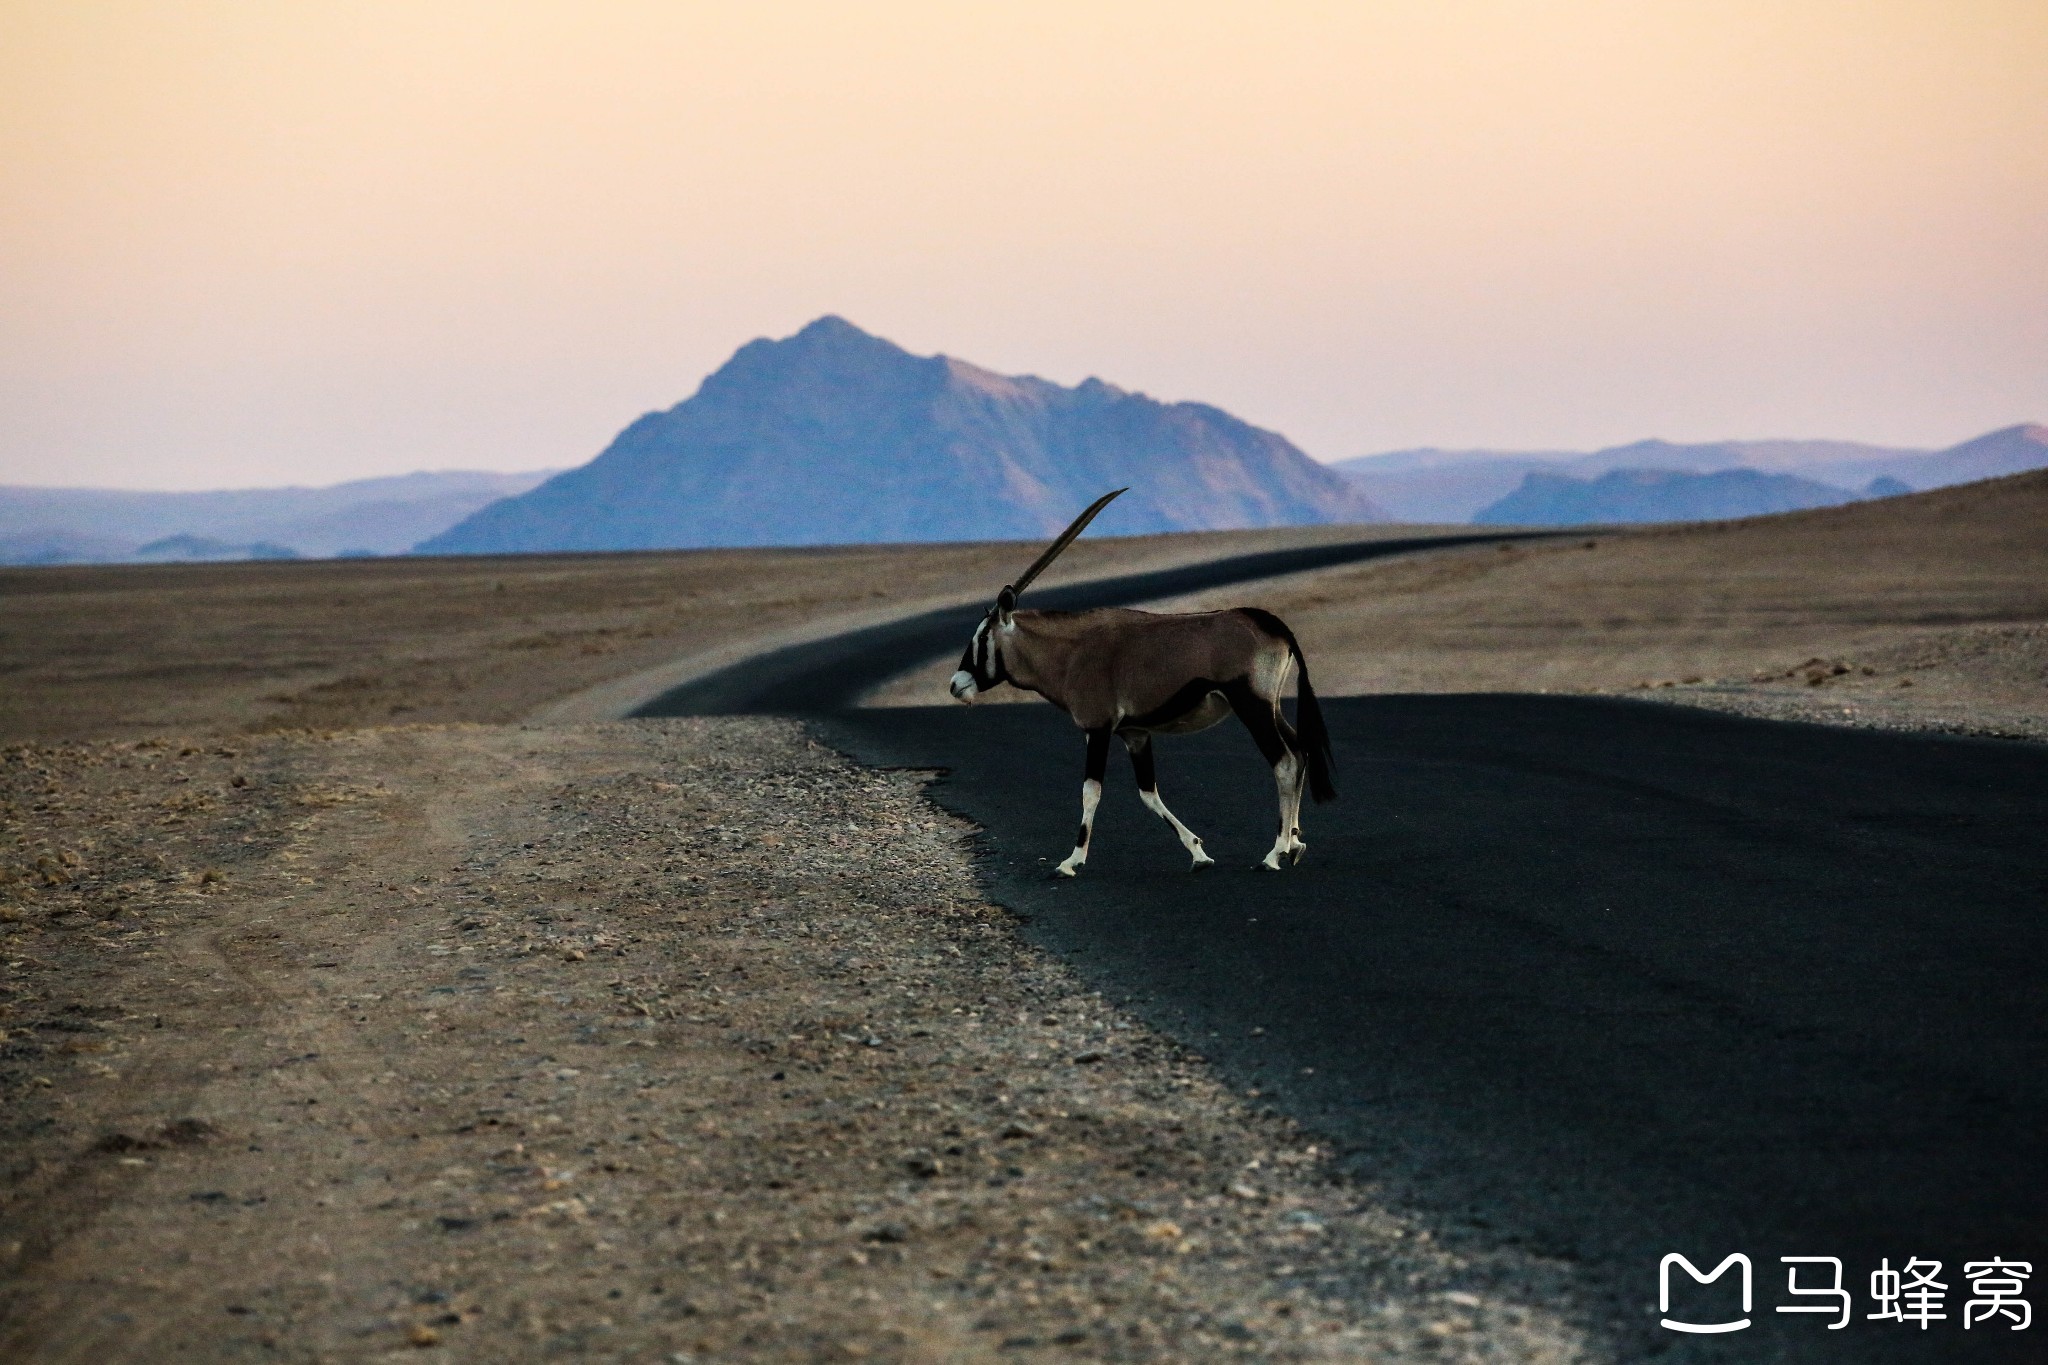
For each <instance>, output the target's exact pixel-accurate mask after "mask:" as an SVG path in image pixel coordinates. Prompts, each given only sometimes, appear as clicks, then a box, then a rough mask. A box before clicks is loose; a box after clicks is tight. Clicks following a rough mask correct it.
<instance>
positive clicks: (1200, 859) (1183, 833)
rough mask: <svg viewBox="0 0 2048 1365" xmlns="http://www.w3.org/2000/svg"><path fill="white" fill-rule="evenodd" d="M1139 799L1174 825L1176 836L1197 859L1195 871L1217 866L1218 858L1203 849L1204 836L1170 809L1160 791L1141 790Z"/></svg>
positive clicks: (1191, 855) (1190, 854) (1161, 817)
mask: <svg viewBox="0 0 2048 1365" xmlns="http://www.w3.org/2000/svg"><path fill="white" fill-rule="evenodd" d="M1138 799H1139V800H1141V801H1143V802H1144V803H1145V809H1146V810H1149V811H1151V812H1152V813H1153V814H1154V815H1156V816H1158V817H1159V818H1160V819H1162V820H1164V821H1165V822H1166V823H1167V824H1169V825H1172V826H1173V832H1174V834H1175V836H1177V837H1178V838H1179V839H1180V846H1181V847H1182V848H1184V849H1186V850H1187V851H1188V856H1189V857H1191V858H1193V859H1194V860H1195V871H1197V872H1200V871H1201V870H1202V869H1203V868H1205V867H1214V866H1216V860H1215V859H1214V858H1211V857H1210V856H1209V855H1208V854H1207V853H1204V852H1203V851H1202V836H1201V835H1199V834H1197V833H1195V832H1194V831H1193V830H1191V829H1189V828H1188V827H1187V826H1186V825H1183V824H1182V823H1181V822H1180V819H1179V817H1178V816H1176V815H1175V814H1174V813H1173V812H1172V811H1170V810H1168V809H1167V808H1166V803H1165V802H1164V801H1161V800H1160V799H1159V793H1158V792H1156V791H1149V792H1148V791H1141V792H1139V793H1138Z"/></svg>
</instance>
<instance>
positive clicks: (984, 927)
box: [0, 476, 2048, 1361]
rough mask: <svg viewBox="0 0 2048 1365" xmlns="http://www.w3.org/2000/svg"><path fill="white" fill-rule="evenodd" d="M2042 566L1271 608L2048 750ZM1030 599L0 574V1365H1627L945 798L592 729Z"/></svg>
mask: <svg viewBox="0 0 2048 1365" xmlns="http://www.w3.org/2000/svg"><path fill="white" fill-rule="evenodd" d="M2044 528H2048V476H2022V477H2021V478H2020V479H2018V480H2005V481H2001V482H2000V483H1998V484H1991V485H1982V486H1978V487H1976V488H1973V489H1958V490H1950V491H1949V492H1946V493H1941V494H1932V495H1925V496H1924V497H1921V498H1915V499H1905V500H1900V501H1898V502H1894V503H1880V504H1868V505H1863V506H1860V507H1852V508H1847V509H1840V510H1837V511H1834V512H1829V513H1819V514H1810V515H1805V516H1801V517H1788V518H1775V519H1770V520H1767V521H1758V522H1749V523H1735V524H1731V525H1727V526H1715V527H1696V528H1668V529H1659V530H1654V531H1647V532H1635V533H1630V534H1626V535H1609V534H1599V535H1590V536H1575V537H1572V538H1569V539H1559V540H1556V541H1550V542H1545V543H1542V544H1528V545H1523V546H1518V547H1515V548H1511V549H1509V550H1506V551H1501V550H1496V549H1493V548H1489V547H1482V548H1480V549H1477V550H1464V551H1455V552H1439V553H1432V554H1429V555H1427V556H1422V557H1418V558H1416V559H1413V560H1409V561H1397V562H1389V563H1384V564H1379V565H1373V566H1368V567H1364V568H1357V569H1348V570H1333V571H1326V572H1323V573H1319V574H1313V575H1302V576H1299V577H1297V578H1296V579H1293V580H1290V581H1283V582H1275V583H1272V584H1269V585H1267V586H1266V587H1265V588H1263V589H1261V590H1260V591H1259V592H1258V593H1257V595H1256V600H1258V601H1260V602H1261V603H1262V604H1265V605H1269V606H1271V607H1273V608H1275V609H1277V610H1279V611H1281V612H1282V613H1283V614H1284V615H1286V616H1287V617H1288V618H1289V619H1290V620H1291V621H1292V622H1293V623H1294V625H1295V628H1296V630H1297V632H1298V633H1299V634H1300V635H1301V636H1302V638H1303V640H1304V643H1305V645H1306V646H1307V648H1308V650H1309V654H1310V658H1311V660H1312V662H1313V664H1314V667H1315V670H1316V677H1317V681H1318V684H1319V686H1320V687H1321V688H1322V690H1324V691H1326V692H1331V693H1336V692H1343V691H1362V690H1433V689H1444V690H1459V691H1469V690H1485V689H1498V688H1527V689H1550V690H1590V691H1616V690H1622V691H1626V690H1639V689H1641V688H1642V687H1643V686H1644V685H1646V684H1647V685H1648V686H1649V689H1650V691H1651V693H1652V694H1653V695H1656V696H1660V697H1668V698H1671V699H1674V700H1676V699H1685V700H1689V701H1695V702H1700V703H1703V704H1716V705H1741V706H1755V707H1763V708H1778V709H1779V710H1780V711H1785V710H1794V711H1796V710H1798V709H1800V708H1806V709H1808V710H1820V711H1823V712H1825V713H1827V714H1826V718H1828V719H1833V720H1845V719H1846V720H1853V721H1856V722H1857V723H1872V721H1871V717H1872V716H1877V717H1878V720H1879V722H1880V723H1891V724H1907V725H1917V726H1933V727H1937V728H1941V727H1947V728H1961V729H1976V730H1986V729H1989V730H1993V731H2000V730H2001V729H2003V730H2004V731H2007V732H2014V733H2037V734H2038V733H2040V731H2039V729H2038V728H2036V729H2031V730H2030V729H2028V727H2029V726H2035V727H2038V726H2039V724H2040V721H2041V718H2042V716H2043V714H2044V712H2048V706H2044V705H2043V693H2044V681H2043V668H2042V662H2043V658H2042V639H2043V630H2044V622H2048V590H2044V584H2048V535H2044ZM1378 531H1379V533H1381V534H1404V533H1406V532H1405V530H1392V531H1390V530H1388V529H1387V528H1378ZM1357 533H1358V532H1357V531H1356V530H1350V529H1344V528H1311V529H1306V530H1301V531H1293V532H1280V533H1244V534H1240V535H1227V536H1211V537H1184V538H1161V539H1157V540H1152V541H1127V542H1115V541H1098V542H1085V541H1084V542H1083V543H1082V544H1081V545H1080V546H1078V547H1077V548H1076V550H1075V551H1074V552H1073V555H1072V557H1071V558H1070V560H1068V561H1066V562H1064V563H1063V564H1062V567H1061V572H1062V573H1063V574H1065V575H1068V576H1072V577H1081V576H1093V575H1095V574H1101V573H1108V572H1114V571H1121V570H1126V569H1132V568H1140V567H1148V566H1154V565H1160V564H1164V563H1169V562H1177V561H1179V562H1184V561H1185V560H1187V559H1193V558H1201V557H1208V556H1213V555H1216V554H1219V553H1232V552H1241V551H1244V550H1249V549H1256V548H1265V547H1268V546H1271V545H1274V544H1298V543H1303V542H1304V541H1306V540H1313V539H1325V540H1328V539H1342V538H1348V537H1350V536H1353V535H1355V534H1357ZM1587 541H1591V542H1592V548H1591V549H1588V548H1586V547H1585V545H1586V542H1587ZM1029 557H1030V549H1029V547H1019V546H1015V545H997V546H972V547H899V548H891V549H847V550H822V551H801V552H781V551H761V552H745V553H704V554H697V555H646V556H614V557H599V556H590V557H570V558H547V559H533V560H447V561H396V562H383V563H378V562H358V563H335V564H309V565H237V566H220V567H214V568H142V569H111V570H16V571H7V572H6V573H5V574H0V670H4V671H0V686H4V691H0V738H4V740H5V742H6V743H7V744H8V745H9V747H8V748H7V749H5V751H4V753H0V1151H4V1153H5V1164H4V1166H0V1356H4V1357H5V1358H7V1359H10V1360H12V1359H22V1360H39V1361H41V1360H51V1361H56V1360H86V1359H92V1360H96V1361H98V1360H152V1361H155V1360H195V1361H196V1360H226V1359H239V1358H243V1357H249V1358H253V1359H286V1360H355V1359H372V1358H381V1357H383V1356H386V1355H394V1356H403V1357H409V1358H418V1355H419V1353H422V1352H431V1353H438V1354H439V1355H445V1356H448V1357H451V1358H463V1359H475V1360H505V1359H550V1358H563V1359H578V1360H606V1359H618V1360H649V1359H654V1360H669V1361H694V1360H714V1359H715V1360H764V1361H765V1360H814V1359H815V1360H829V1359H848V1360H858V1359H870V1360H906V1361H911V1360H915V1361H951V1360H978V1359H990V1360H995V1359H1002V1360H1014V1359H1027V1358H1040V1359H1103V1360H1158V1361H1167V1360H1198V1359H1231V1358H1247V1359H1263V1360H1350V1359H1383V1358H1391V1357H1406V1356H1410V1355H1418V1354H1422V1353H1427V1354H1428V1355H1429V1356H1430V1357H1431V1358H1435V1359H1446V1360H1515V1361H1550V1360H1557V1361H1563V1360H1599V1359H1610V1358H1613V1353H1612V1351H1611V1350H1609V1349H1608V1348H1607V1347H1605V1346H1604V1345H1603V1342H1604V1341H1605V1340H1606V1339H1607V1331H1606V1328H1607V1327H1608V1326H1609V1325H1610V1324H1608V1323H1606V1322H1604V1321H1603V1319H1602V1318H1601V1313H1602V1312H1603V1311H1611V1310H1603V1309H1599V1308H1596V1307H1594V1306H1592V1305H1590V1304H1589V1302H1588V1301H1587V1300H1586V1299H1585V1298H1584V1296H1582V1295H1581V1294H1580V1293H1579V1292H1578V1290H1577V1288H1576V1287H1575V1285H1574V1282H1573V1275H1572V1268H1571V1266H1570V1265H1569V1264H1565V1263H1558V1262H1551V1261H1546V1260H1544V1259H1543V1258H1541V1257H1540V1256H1537V1255H1535V1254H1534V1253H1531V1252H1528V1251H1526V1250H1517V1249H1514V1248H1504V1247H1500V1246H1495V1245H1490V1244H1488V1243H1486V1242H1484V1241H1483V1240H1479V1239H1474V1238H1472V1237H1470V1236H1461V1235H1460V1233H1459V1232H1458V1231H1457V1229H1456V1228H1454V1227H1450V1226H1445V1225H1440V1224H1437V1223H1435V1222H1433V1221H1432V1220H1431V1218H1430V1217H1429V1216H1428V1215H1427V1214H1426V1213H1425V1212H1423V1211H1418V1210H1414V1209H1407V1208H1402V1207H1398V1206H1395V1205H1394V1204H1392V1203H1390V1202H1389V1200H1388V1199H1387V1198H1386V1197H1385V1196H1384V1194H1383V1193H1382V1192H1381V1191H1379V1190H1377V1189H1375V1188H1373V1187H1371V1186H1365V1185H1358V1184H1354V1183H1350V1182H1347V1181H1345V1180H1343V1179H1341V1178H1339V1177H1338V1176H1336V1175H1335V1174H1334V1171H1333V1163H1332V1161H1331V1159H1330V1158H1331V1153H1329V1152H1328V1151H1326V1150H1324V1149H1323V1148H1321V1147H1319V1146H1318V1145H1317V1143H1316V1141H1315V1139H1314V1137H1313V1136H1312V1135H1308V1134H1303V1133H1300V1132H1298V1131H1295V1130H1293V1129H1292V1128H1291V1127H1290V1126H1289V1125H1288V1124H1287V1123H1286V1122H1285V1121H1284V1120H1283V1119H1281V1118H1279V1117H1278V1116H1276V1115H1274V1114H1273V1113H1271V1112H1268V1111H1266V1110H1263V1109H1261V1108H1260V1107H1259V1105H1258V1103H1257V1101H1256V1099H1254V1098H1252V1097H1248V1096H1244V1095H1236V1094H1232V1093H1230V1092H1228V1091H1227V1090H1225V1089H1224V1088H1223V1087H1221V1086H1220V1085H1219V1084H1218V1083H1217V1082H1216V1081H1215V1079H1214V1078H1213V1077H1212V1075H1211V1074H1210V1073H1209V1072H1208V1071H1207V1069H1206V1068H1205V1065H1204V1063H1203V1060H1202V1058H1201V1057H1200V1056H1199V1055H1198V1054H1197V1053H1195V1052H1193V1051H1191V1050H1189V1049H1188V1048H1187V1047H1186V1046H1184V1045H1181V1044H1176V1043H1175V1042H1173V1041H1172V1040H1169V1039H1165V1038H1162V1037H1159V1036H1157V1035H1154V1034H1151V1033H1149V1032H1147V1031H1146V1030H1145V1029H1144V1028H1143V1027H1142V1026H1140V1025H1138V1024H1136V1023H1135V1022H1134V1021H1133V1020H1131V1019H1130V1018H1129V1017H1128V1016H1127V1015H1125V1014H1123V1013H1122V1012H1121V1011H1119V1010H1118V1008H1117V1006H1116V1003H1115V1001H1113V1000H1110V999H1105V998H1104V997H1102V996H1100V995H1097V994H1094V993H1092V992H1090V991H1089V990H1087V989H1086V988H1084V987H1083V986H1082V985H1081V984H1080V983H1079V982H1077V981H1076V980H1075V979H1074V978H1073V977H1072V976H1071V975H1070V974H1068V973H1067V972H1066V971H1065V970H1064V969H1063V968H1061V967H1060V966H1059V965H1058V964H1057V963H1053V962H1050V961H1048V960H1046V959H1045V958H1044V957H1043V956H1041V955H1039V954H1037V953H1035V952H1034V951H1033V950H1031V949H1029V948H1028V947H1027V946H1026V945H1024V944H1023V943H1022V942H1021V941H1020V940H1019V939H1018V938H1017V937H1016V935H1015V934H1014V933H1013V932H1012V931H1011V928H1010V926H1009V923H1008V920H1007V918H1006V916H1005V914H1004V912H1003V911H1001V910H1000V909H999V908H998V907H995V906H993V905H991V904H989V903H988V902H987V901H986V900H985V899H984V898H983V897H982V896H981V894H980V892H979V889H978V886H977V883H976V880H975V876H974V872H973V865H972V861H971V856H970V845H969V842H968V839H969V836H970V834H971V831H968V830H965V829H963V828H961V827H960V826H959V825H958V823H957V822H956V821H954V820H953V819H951V818H950V817H948V816H946V815H944V814H943V813H941V812H940V811H938V810H937V809H936V808H935V807H933V806H931V805H930V804H928V803H927V802H926V801H925V800H924V799H923V798H922V796H921V795H920V787H921V779H920V777H919V775H917V774H914V773H874V772H869V771H866V770H862V769H859V768H857V767H854V766H853V765H851V764H848V763H847V762H845V761H844V760H843V759H842V758H841V757H839V756H838V755H836V754H833V753H831V752H829V751H826V750H823V749H821V748H819V747H818V746H817V745H816V744H815V743H814V742H813V741H811V740H810V739H809V737H808V736H807V735H806V734H805V733H804V732H803V730H802V729H801V728H800V727H798V726H796V725H794V724H791V723H788V722H781V721H769V720H760V719H729V720H728V719H719V720H704V721H686V722H660V723H645V722H643V723H632V724H617V723H612V722H607V721H605V720H602V719H598V718H595V717H597V716H600V715H601V714H602V713H603V711H604V709H605V708H606V707H616V706H619V705H620V704H622V702H623V701H625V700H629V699H631V698H633V697H635V696H638V695H640V694H642V693H644V692H645V691H646V690H647V689H648V688H650V687H658V686H659V685H660V684H661V682H662V681H663V680H665V679H669V678H675V677H678V676H681V675H683V674H686V673H687V672H688V670H689V669H690V668H692V667H701V666H703V665H704V663H705V661H707V660H709V661H715V660H717V659H719V658H723V657H730V656H731V655H732V654H734V653H735V652H743V651H744V650H746V649H748V648H751V647H756V646H758V645H760V644H762V643H764V642H774V641H779V640H783V639H787V638H790V637H791V635H792V634H793V633H799V632H803V631H807V630H810V631H822V630H824V629H827V628H829V627H831V626H832V625H834V624H844V623H850V622H858V621H862V620H868V619H875V618H876V617H878V616H879V615H884V614H895V613H898V612H906V611H910V610H915V609H918V608H920V607H922V606H925V605H930V604H935V603H937V602H941V601H965V600H977V599H979V598H981V597H983V596H985V595H986V594H987V593H988V591H989V590H990V588H991V587H992V586H993V585H995V584H999V583H1000V582H1001V581H1002V580H1003V579H1004V578H1006V577H1008V576H1009V575H1011V574H1013V573H1015V572H1016V571H1017V569H1018V568H1019V567H1021V564H1022V563H1023V562H1025V561H1027V560H1028V558H1029ZM1230 596H1232V597H1236V598H1239V599H1240V600H1241V599H1242V598H1243V597H1244V596H1245V594H1242V593H1233V594H1230ZM1197 605H1199V604H1197ZM938 666H939V667H942V668H945V669H948V670H949V669H950V662H949V661H948V662H945V663H942V664H940V665H938ZM1866 668H1868V669H1869V670H1870V671H1869V672H1865V671H1864V670H1865V669H1866ZM930 672H931V670H926V673H927V676H926V677H924V678H923V679H922V680H919V679H915V678H913V679H911V680H909V681H907V682H906V683H904V684H903V685H902V686H903V688H904V689H905V690H903V691H902V692H901V695H902V696H903V697H905V698H908V699H914V700H919V701H924V700H928V699H930V698H931V697H932V696H933V695H934V694H933V692H932V690H931V688H932V678H931V677H930V676H929V674H930ZM941 676H942V675H941ZM1691 678H1697V679H1698V681H1687V680H1688V679H1691ZM1816 678H1817V679H1818V680H1817V681H1815V680H1814V679H1816ZM1901 683H1910V684H1911V685H1910V686H1901V685H1900V684H1901ZM1665 684H1668V686H1667V685H1665ZM920 688H921V689H922V690H919V689H920ZM1908 698H1910V699H1908ZM1845 711H1847V712H1852V713H1854V714H1851V715H1844V714H1843V713H1844V712H1845Z"/></svg>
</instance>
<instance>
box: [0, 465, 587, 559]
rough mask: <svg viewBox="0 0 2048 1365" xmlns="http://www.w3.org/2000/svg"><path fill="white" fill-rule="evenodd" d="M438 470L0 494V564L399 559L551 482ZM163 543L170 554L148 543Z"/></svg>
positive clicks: (1, 490) (541, 475)
mask: <svg viewBox="0 0 2048 1365" xmlns="http://www.w3.org/2000/svg"><path fill="white" fill-rule="evenodd" d="M553 472H554V471H553V470H540V471H536V472H533V473H524V474H497V473H491V472H489V471H484V470H466V469H465V470H445V471H434V472H425V473H416V474H401V475H395V476H391V477H386V478H375V479H356V480H353V481H351V482H348V483H340V484H334V485H331V486H329V487H326V488H241V489H226V490H220V491H215V492H203V493H154V492H139V491H130V490H123V489H108V488H32V487H22V486H11V487H10V486H0V564H81V563H118V562H122V561H125V560H128V559H130V558H134V559H138V560H143V561H151V562H158V561H161V560H163V559H165V558H167V557H169V558H177V559H186V558H200V559H243V558H248V557H249V556H250V553H251V551H252V550H253V551H259V552H261V555H262V556H274V554H275V552H276V551H280V550H283V551H288V552H291V553H295V554H298V555H306V556H322V555H336V554H345V553H350V552H357V553H361V552H368V553H370V554H380V555H384V554H402V553H404V552H405V551H407V550H409V549H411V548H412V547H413V545H414V544H415V543H417V542H418V541H420V540H421V539H423V538H425V537H427V536H430V535H433V534H434V533H435V532H437V531H442V530H445V529H447V528H448V527H450V526H452V525H454V524H455V523H456V522H458V521H460V520H461V519H462V518H464V517H466V516H468V515H469V514H470V513H471V512H474V511H476V510H477V509H478V508H479V507H483V506H486V505H488V504H490V503H492V502H495V501H497V500H498V499H499V498H502V497H505V496H508V495H510V494H514V493H523V492H525V491H526V490H527V489H529V488H531V487H533V486H534V485H535V484H537V483H539V482H540V481H541V480H542V479H545V478H546V477H548V475H549V474H552V473H553ZM166 541H169V542H172V548H171V549H170V550H166V549H164V548H163V547H162V546H161V545H160V544H159V542H166Z"/></svg>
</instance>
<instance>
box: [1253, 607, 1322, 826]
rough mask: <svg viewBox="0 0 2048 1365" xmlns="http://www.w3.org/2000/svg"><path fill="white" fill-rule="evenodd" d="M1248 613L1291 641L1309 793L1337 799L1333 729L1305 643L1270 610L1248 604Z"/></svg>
mask: <svg viewBox="0 0 2048 1365" xmlns="http://www.w3.org/2000/svg"><path fill="white" fill-rule="evenodd" d="M1243 610H1244V614H1245V615H1246V616H1249V617H1251V618H1252V620H1253V621H1255V622H1257V623H1258V624H1259V625H1260V626H1261V627H1262V628H1264V629H1266V630H1268V631H1271V632H1272V633H1273V634H1274V635H1277V636H1278V637H1279V638H1281V639H1282V640H1285V641H1286V642H1287V650H1288V653H1290V654H1292V655H1293V656H1294V667H1295V676H1296V678H1297V682H1296V685H1295V693H1296V697H1295V703H1294V731H1295V734H1296V735H1297V736H1298V737H1299V738H1300V740H1301V750H1302V757H1303V758H1304V759H1305V760H1307V762H1308V794H1309V795H1310V796H1312V797H1314V798H1315V799H1316V804H1318V805H1321V804H1322V803H1323V802H1325V801H1334V800H1336V799H1337V783H1336V771H1337V761H1336V758H1335V757H1334V756H1333V755H1332V754H1331V753H1330V730H1329V727H1328V726H1326V725H1325V724H1323V708H1322V707H1321V706H1320V705H1318V704H1317V702H1316V690H1315V688H1313V687H1311V686H1310V685H1309V681H1308V660H1307V659H1306V658H1304V657H1303V656H1302V652H1301V642H1300V641H1298V640H1296V639H1295V638H1294V632H1293V631H1291V630H1289V629H1288V628H1287V623H1286V622H1285V621H1283V620H1281V619H1280V618H1279V617H1277V616H1275V615H1274V614H1273V613H1272V612H1270V611H1264V610H1261V609H1260V608H1258V607H1245V608H1244V609H1243Z"/></svg>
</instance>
